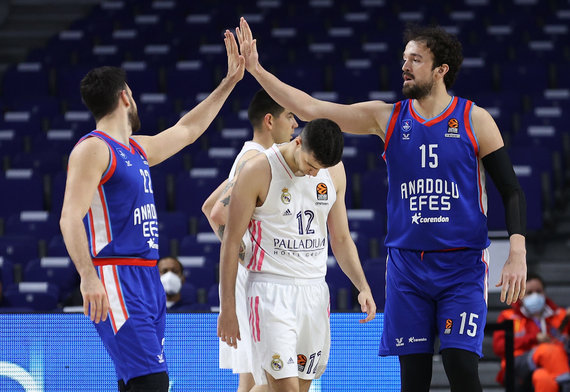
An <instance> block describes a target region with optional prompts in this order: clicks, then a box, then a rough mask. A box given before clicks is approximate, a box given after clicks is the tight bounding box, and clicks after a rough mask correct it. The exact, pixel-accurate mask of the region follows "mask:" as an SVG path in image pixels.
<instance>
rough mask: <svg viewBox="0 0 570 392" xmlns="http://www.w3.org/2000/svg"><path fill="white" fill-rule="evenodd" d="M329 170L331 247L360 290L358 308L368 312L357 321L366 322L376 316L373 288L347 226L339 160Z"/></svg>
mask: <svg viewBox="0 0 570 392" xmlns="http://www.w3.org/2000/svg"><path fill="white" fill-rule="evenodd" d="M329 173H330V175H331V177H332V179H333V182H334V185H335V188H336V201H335V203H334V205H333V206H332V208H331V210H330V212H329V216H328V220H327V226H328V228H329V233H330V243H331V248H332V251H333V254H334V256H335V258H336V260H337V262H338V265H339V266H340V268H341V269H342V271H343V272H344V273H345V275H346V276H348V277H349V279H350V281H351V282H352V284H353V285H354V286H355V287H356V289H357V290H358V292H359V294H358V302H359V303H360V308H361V310H362V312H365V313H367V317H366V318H365V319H363V320H360V322H361V323H365V322H368V321H371V320H373V319H374V317H375V316H376V303H375V302H374V298H372V291H371V290H370V286H369V285H368V281H367V280H366V276H365V275H364V271H363V270H362V265H361V263H360V258H359V257H358V251H357V249H356V245H355V244H354V241H353V240H352V237H351V236H350V230H349V228H348V217H347V215H346V204H345V202H344V196H345V193H346V174H345V171H344V165H343V164H342V162H340V163H338V164H337V165H335V166H333V167H332V168H330V169H329Z"/></svg>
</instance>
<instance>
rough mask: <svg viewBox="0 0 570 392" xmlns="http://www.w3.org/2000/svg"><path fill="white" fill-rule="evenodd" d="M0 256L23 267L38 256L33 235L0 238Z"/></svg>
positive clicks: (36, 241)
mask: <svg viewBox="0 0 570 392" xmlns="http://www.w3.org/2000/svg"><path fill="white" fill-rule="evenodd" d="M0 255H2V256H5V257H8V258H9V259H10V260H12V261H13V262H14V263H18V264H22V265H24V264H26V263H27V262H28V261H29V260H31V259H34V258H36V257H38V256H39V249H38V240H37V239H36V238H35V237H34V236H33V235H19V236H12V235H5V236H0Z"/></svg>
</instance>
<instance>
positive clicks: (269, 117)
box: [263, 113, 273, 129]
mask: <svg viewBox="0 0 570 392" xmlns="http://www.w3.org/2000/svg"><path fill="white" fill-rule="evenodd" d="M263 123H264V124H265V126H266V127H268V128H270V129H271V128H272V127H273V115H272V114H271V113H266V114H265V116H263Z"/></svg>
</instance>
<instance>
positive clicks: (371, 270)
mask: <svg viewBox="0 0 570 392" xmlns="http://www.w3.org/2000/svg"><path fill="white" fill-rule="evenodd" d="M362 269H363V270H364V274H365V275H366V280H367V281H368V284H369V285H370V289H371V290H372V297H373V298H374V302H375V303H376V308H377V311H378V312H383V311H384V302H385V300H386V298H385V293H386V257H385V256H384V257H377V258H371V259H366V260H363V262H362Z"/></svg>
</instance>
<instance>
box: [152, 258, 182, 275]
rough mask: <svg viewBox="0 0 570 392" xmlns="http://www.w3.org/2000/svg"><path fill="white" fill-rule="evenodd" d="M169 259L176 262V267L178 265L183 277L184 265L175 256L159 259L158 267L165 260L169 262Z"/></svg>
mask: <svg viewBox="0 0 570 392" xmlns="http://www.w3.org/2000/svg"><path fill="white" fill-rule="evenodd" d="M167 259H171V260H173V261H174V263H175V264H176V265H178V268H180V273H181V274H182V275H183V274H184V266H183V265H182V263H181V262H180V260H178V258H176V257H174V256H163V257H161V258H160V259H158V261H157V262H156V265H157V266H159V265H160V262H161V261H163V260H167Z"/></svg>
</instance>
